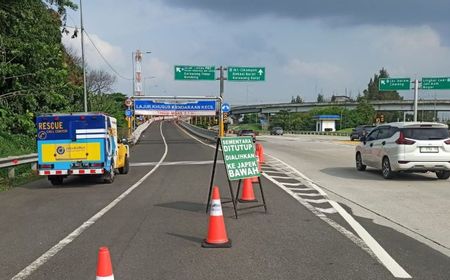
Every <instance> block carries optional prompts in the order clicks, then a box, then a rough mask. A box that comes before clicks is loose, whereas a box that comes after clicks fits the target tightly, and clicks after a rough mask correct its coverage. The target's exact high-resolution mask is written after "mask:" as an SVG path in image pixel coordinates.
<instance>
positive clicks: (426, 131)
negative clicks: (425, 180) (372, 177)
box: [355, 122, 450, 179]
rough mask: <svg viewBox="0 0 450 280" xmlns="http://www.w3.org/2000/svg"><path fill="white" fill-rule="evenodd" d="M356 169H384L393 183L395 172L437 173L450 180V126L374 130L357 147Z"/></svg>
mask: <svg viewBox="0 0 450 280" xmlns="http://www.w3.org/2000/svg"><path fill="white" fill-rule="evenodd" d="M355 159H356V169H357V170H359V171H364V170H365V169H366V166H370V167H373V168H376V169H381V171H382V174H383V177H384V178H385V179H390V178H392V177H393V175H394V174H395V172H427V171H430V172H435V173H436V176H437V177H438V178H439V179H448V178H449V177H450V138H449V131H448V126H447V125H445V124H441V123H425V122H424V123H420V122H409V123H407V122H405V123H388V124H384V125H381V126H378V127H376V128H374V129H373V130H372V131H371V132H370V133H369V134H368V135H367V136H366V137H362V138H361V143H360V144H359V145H358V146H357V147H356V154H355Z"/></svg>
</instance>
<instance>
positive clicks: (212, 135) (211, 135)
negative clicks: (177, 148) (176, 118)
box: [178, 121, 218, 141]
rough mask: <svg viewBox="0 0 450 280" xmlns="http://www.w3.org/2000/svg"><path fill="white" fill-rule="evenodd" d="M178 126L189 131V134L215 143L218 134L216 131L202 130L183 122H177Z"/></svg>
mask: <svg viewBox="0 0 450 280" xmlns="http://www.w3.org/2000/svg"><path fill="white" fill-rule="evenodd" d="M178 124H179V125H180V126H182V127H183V128H185V129H186V130H188V131H190V132H191V133H193V134H195V135H197V136H199V137H202V138H205V139H208V140H211V141H215V140H216V139H217V135H218V133H217V132H216V131H213V130H208V129H204V128H201V127H198V126H195V125H192V124H189V123H187V122H184V121H180V122H178Z"/></svg>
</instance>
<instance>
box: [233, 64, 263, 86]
mask: <svg viewBox="0 0 450 280" xmlns="http://www.w3.org/2000/svg"><path fill="white" fill-rule="evenodd" d="M227 68H228V77H227V80H228V81H236V82H239V81H241V82H248V81H250V82H259V81H265V80H266V67H234V66H228V67H227Z"/></svg>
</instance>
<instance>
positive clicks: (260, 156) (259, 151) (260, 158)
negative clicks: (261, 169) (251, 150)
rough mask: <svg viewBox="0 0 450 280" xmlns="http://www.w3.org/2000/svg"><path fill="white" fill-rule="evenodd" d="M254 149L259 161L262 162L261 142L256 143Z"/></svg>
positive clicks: (262, 150) (262, 149)
mask: <svg viewBox="0 0 450 280" xmlns="http://www.w3.org/2000/svg"><path fill="white" fill-rule="evenodd" d="M256 151H257V153H258V157H259V162H261V163H264V161H265V160H264V148H263V145H262V144H259V143H258V144H256Z"/></svg>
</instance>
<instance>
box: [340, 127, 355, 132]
mask: <svg viewBox="0 0 450 280" xmlns="http://www.w3.org/2000/svg"><path fill="white" fill-rule="evenodd" d="M352 129H353V127H350V128H344V129H341V130H338V131H337V132H348V133H350V132H352Z"/></svg>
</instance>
